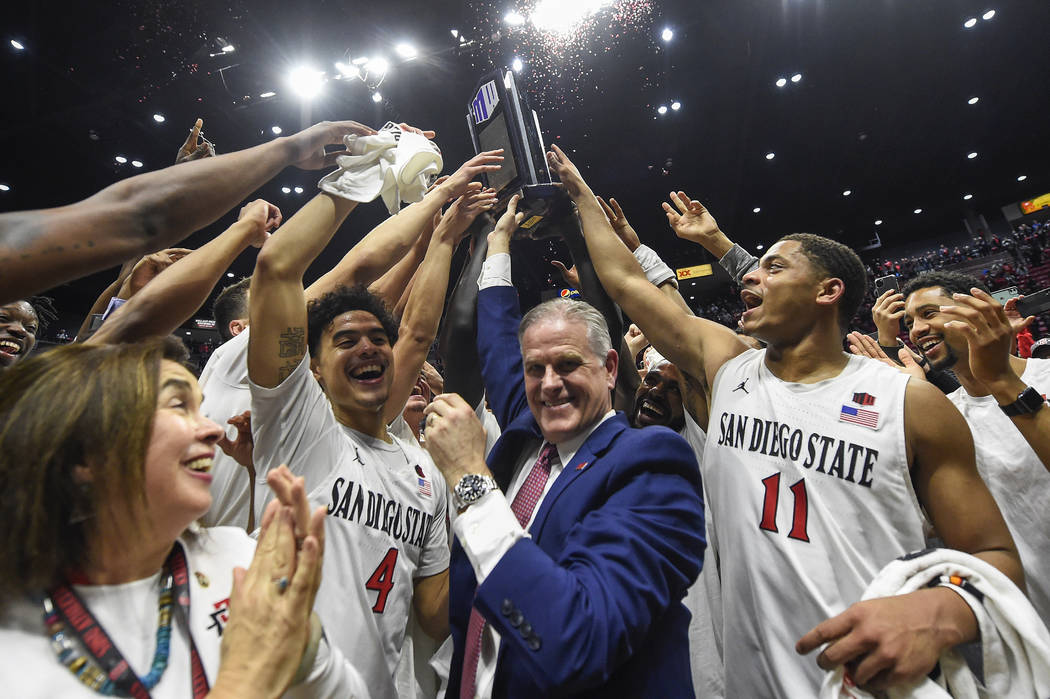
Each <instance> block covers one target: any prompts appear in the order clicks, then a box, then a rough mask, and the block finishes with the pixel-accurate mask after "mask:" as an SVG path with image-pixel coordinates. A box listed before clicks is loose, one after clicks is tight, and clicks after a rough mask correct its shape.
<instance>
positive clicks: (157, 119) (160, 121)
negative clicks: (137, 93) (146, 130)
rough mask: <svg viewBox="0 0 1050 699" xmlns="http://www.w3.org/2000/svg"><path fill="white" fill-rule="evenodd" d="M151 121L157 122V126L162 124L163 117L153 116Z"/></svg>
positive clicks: (159, 115) (160, 115)
mask: <svg viewBox="0 0 1050 699" xmlns="http://www.w3.org/2000/svg"><path fill="white" fill-rule="evenodd" d="M153 121H155V122H157V123H158V124H163V123H164V115H163V114H154V115H153Z"/></svg>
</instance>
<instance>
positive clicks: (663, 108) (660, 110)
mask: <svg viewBox="0 0 1050 699" xmlns="http://www.w3.org/2000/svg"><path fill="white" fill-rule="evenodd" d="M656 113H657V114H667V105H666V104H661V105H660V106H659V107H657V108H656Z"/></svg>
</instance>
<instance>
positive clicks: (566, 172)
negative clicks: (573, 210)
mask: <svg viewBox="0 0 1050 699" xmlns="http://www.w3.org/2000/svg"><path fill="white" fill-rule="evenodd" d="M547 163H548V164H549V165H550V166H551V169H553V170H554V173H555V174H556V175H558V179H559V180H561V183H562V186H563V187H565V193H566V194H568V195H569V196H570V197H572V198H573V199H575V198H576V197H579V196H581V195H582V194H583V193H584V192H586V191H587V190H588V188H587V183H586V182H584V180H583V175H581V174H580V170H579V168H577V167H576V165H574V164H573V162H572V161H571V160H569V156H567V155H565V151H563V150H562V149H561V148H559V147H558V146H555V145H551V149H550V150H549V151H548V152H547Z"/></svg>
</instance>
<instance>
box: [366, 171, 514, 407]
mask: <svg viewBox="0 0 1050 699" xmlns="http://www.w3.org/2000/svg"><path fill="white" fill-rule="evenodd" d="M495 202H496V193H495V192H494V191H492V190H486V191H482V192H477V193H475V194H467V195H464V196H462V197H460V198H459V199H457V200H456V201H455V203H453V204H452V206H450V207H449V209H448V211H446V212H445V215H444V216H442V217H441V222H440V223H439V224H438V226H437V228H436V229H435V230H434V235H433V238H432V239H431V241H430V247H429V248H428V249H427V254H426V257H425V258H423V264H422V265H421V266H420V267H419V271H418V272H416V276H415V279H414V280H413V283H412V294H411V296H410V297H409V299H408V305H406V306H405V314H404V316H403V317H402V319H401V327H400V328H399V329H398V338H397V344H395V345H394V382H393V385H392V386H391V387H390V395H389V397H388V398H387V402H386V407H385V408H384V411H383V419H384V421H386V422H387V423H389V422H390V421H391V420H393V419H394V418H396V417H397V416H398V415H400V414H401V411H402V410H404V408H405V401H407V400H408V397H409V396H410V395H411V394H412V387H413V386H414V385H415V383H416V380H417V379H418V377H419V370H420V369H422V368H423V362H424V361H426V358H427V352H428V351H429V350H430V346H431V345H432V344H433V343H434V338H435V336H437V331H438V323H439V322H440V321H441V311H442V310H443V309H444V305H445V292H446V291H447V290H448V274H449V266H450V265H451V264H452V253H454V252H455V251H456V246H458V245H459V243H460V241H462V240H463V234H464V233H465V232H466V230H467V228H469V227H470V224H471V223H473V222H474V219H475V218H477V216H478V214H480V213H481V212H482V211H487V210H488V209H491V208H492V207H493V205H494V204H495Z"/></svg>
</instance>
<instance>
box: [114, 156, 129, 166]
mask: <svg viewBox="0 0 1050 699" xmlns="http://www.w3.org/2000/svg"><path fill="white" fill-rule="evenodd" d="M115 160H116V161H117V162H118V163H120V164H121V165H123V164H124V163H126V162H128V159H127V158H125V157H124V156H123V155H118V156H117V157H116V158H115Z"/></svg>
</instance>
